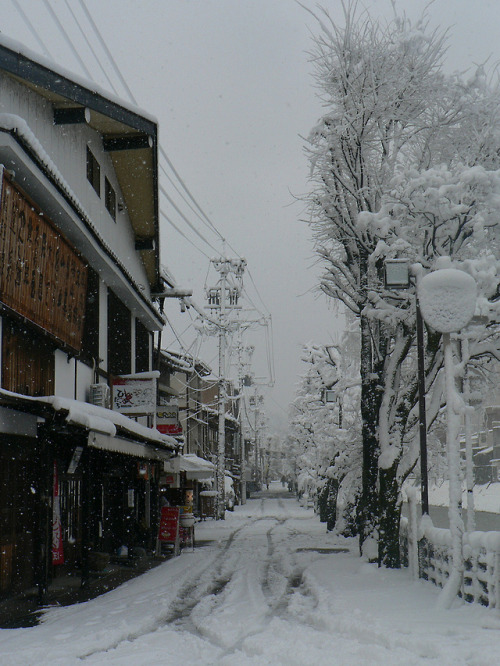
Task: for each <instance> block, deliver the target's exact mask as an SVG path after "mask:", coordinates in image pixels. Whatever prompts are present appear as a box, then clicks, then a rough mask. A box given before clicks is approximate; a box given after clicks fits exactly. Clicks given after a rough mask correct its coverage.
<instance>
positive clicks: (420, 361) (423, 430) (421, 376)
mask: <svg viewBox="0 0 500 666" xmlns="http://www.w3.org/2000/svg"><path fill="white" fill-rule="evenodd" d="M416 310H417V368H418V425H419V436H420V487H421V495H422V499H421V502H422V515H429V476H428V470H427V419H426V414H425V356H424V322H423V319H422V314H421V312H420V306H419V303H418V298H417V301H416Z"/></svg>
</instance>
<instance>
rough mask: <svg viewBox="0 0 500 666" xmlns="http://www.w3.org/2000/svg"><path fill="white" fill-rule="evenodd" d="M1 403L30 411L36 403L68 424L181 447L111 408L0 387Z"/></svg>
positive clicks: (170, 448)
mask: <svg viewBox="0 0 500 666" xmlns="http://www.w3.org/2000/svg"><path fill="white" fill-rule="evenodd" d="M0 403H4V404H5V403H7V404H8V405H9V406H11V407H16V408H17V409H22V407H23V405H24V406H27V405H31V407H32V410H31V411H36V406H38V407H40V408H41V409H45V410H47V409H49V410H52V411H53V412H56V413H59V414H61V415H64V417H65V420H66V422H67V423H68V424H70V425H76V426H80V427H81V428H85V429H86V430H89V431H95V432H99V433H102V434H104V435H109V436H110V437H115V436H116V435H117V433H118V431H121V432H122V434H123V433H125V434H126V435H127V436H128V437H130V438H132V439H139V440H141V441H146V442H148V443H150V444H153V445H155V446H159V447H161V448H166V449H169V450H170V451H178V450H179V448H180V446H179V443H178V442H177V441H176V440H175V439H174V438H173V437H170V436H169V435H163V434H162V433H160V432H159V431H158V430H155V429H153V428H147V427H146V426H144V425H142V424H140V423H137V422H136V421H134V420H132V419H130V418H128V416H125V415H124V414H120V413H119V412H116V411H114V410H111V409H105V408H104V407H98V406H97V405H91V404H89V403H87V402H81V401H79V400H72V399H70V398H63V397H60V396H55V395H51V396H43V397H31V396H26V395H21V394H19V393H13V392H12V391H7V390H5V389H0ZM33 408H35V409H33Z"/></svg>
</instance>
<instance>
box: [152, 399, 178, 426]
mask: <svg viewBox="0 0 500 666" xmlns="http://www.w3.org/2000/svg"><path fill="white" fill-rule="evenodd" d="M161 402H162V403H163V404H159V405H158V406H157V407H156V428H157V429H158V430H159V431H160V432H161V433H163V434H164V435H181V434H182V426H181V424H180V423H179V405H178V404H177V403H174V402H166V401H164V400H161Z"/></svg>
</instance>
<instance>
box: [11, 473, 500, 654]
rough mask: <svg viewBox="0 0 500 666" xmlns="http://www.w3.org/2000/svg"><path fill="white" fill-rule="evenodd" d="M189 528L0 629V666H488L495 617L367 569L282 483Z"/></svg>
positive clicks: (494, 648)
mask: <svg viewBox="0 0 500 666" xmlns="http://www.w3.org/2000/svg"><path fill="white" fill-rule="evenodd" d="M254 497H255V498H254V499H250V500H249V501H248V502H247V504H246V505H244V506H239V507H236V508H235V511H234V512H232V513H231V512H227V513H226V520H224V521H214V520H211V519H210V520H207V521H205V522H203V523H200V524H198V525H197V526H196V537H197V542H198V545H197V547H196V548H195V549H194V550H192V549H189V548H187V549H185V550H184V551H183V552H182V554H181V555H180V556H179V557H176V558H173V559H170V560H168V561H166V562H165V563H164V564H162V565H160V566H159V567H157V568H156V569H153V570H151V571H149V572H147V573H146V574H144V575H142V576H139V577H138V578H136V579H134V580H132V581H129V582H127V583H125V584H124V585H122V586H121V587H120V588H117V589H116V590H113V591H111V592H109V593H108V594H106V595H103V596H102V597H99V598H97V599H93V600H91V601H89V602H86V603H82V604H78V605H75V606H70V607H64V608H55V609H50V610H48V611H47V613H46V615H45V619H44V622H43V623H42V624H41V625H40V626H38V627H32V628H26V629H15V630H9V629H5V630H0V655H1V660H0V661H1V663H2V666H14V665H16V666H17V665H20V666H21V665H22V666H30V665H33V666H34V665H35V664H37V666H39V665H42V666H43V665H49V664H50V665H51V666H53V665H54V664H57V665H64V666H69V665H71V664H82V663H84V664H89V665H91V664H127V665H132V664H133V665H134V666H141V665H144V666H146V665H147V666H151V664H162V665H165V664H167V665H170V664H172V665H173V664H175V665H176V666H178V665H179V664H188V665H189V664H192V663H196V664H197V665H199V666H204V665H209V664H210V665H211V664H213V665H217V666H239V665H247V664H252V665H254V666H265V665H267V664H269V665H273V666H275V665H282V664H283V665H285V664H286V666H308V665H309V664H310V665H313V664H314V665H315V666H317V664H326V665H330V664H331V665H337V664H339V665H342V666H344V665H345V666H347V665H349V666H353V665H356V666H362V665H365V664H366V665H369V666H373V665H377V664H383V665H384V666H388V665H389V666H390V665H394V666H396V665H397V666H401V665H402V664H404V665H405V666H407V665H411V664H420V663H429V661H432V663H435V664H439V666H446V665H450V666H451V665H453V666H459V665H462V664H463V665H465V664H467V665H468V666H486V664H487V665H488V666H491V664H492V663H495V659H496V657H495V655H496V656H497V655H498V645H499V641H500V616H499V614H498V613H496V612H495V611H488V610H486V609H484V608H481V607H476V606H471V605H463V604H461V603H460V602H457V604H456V607H454V608H453V609H452V610H450V611H442V610H438V609H436V608H435V602H436V599H437V595H438V591H437V589H436V588H434V587H433V586H432V585H430V584H429V583H426V582H423V581H412V580H411V579H410V577H409V574H408V572H407V571H405V570H404V571H388V570H384V569H378V568H377V567H376V566H375V565H372V564H368V563H365V562H363V561H362V560H361V559H360V558H359V557H358V554H357V542H356V541H355V540H345V539H341V538H339V537H335V536H334V535H332V534H329V533H327V532H326V529H325V526H324V525H323V524H321V523H320V522H319V520H318V517H317V516H316V515H315V514H314V512H313V511H312V510H311V509H304V508H302V507H301V506H299V504H298V502H297V500H296V499H295V498H294V497H292V496H291V495H289V494H288V492H287V491H286V489H283V488H282V487H281V484H279V483H274V484H272V486H271V490H270V491H269V492H267V491H265V492H263V493H261V494H260V495H259V496H254Z"/></svg>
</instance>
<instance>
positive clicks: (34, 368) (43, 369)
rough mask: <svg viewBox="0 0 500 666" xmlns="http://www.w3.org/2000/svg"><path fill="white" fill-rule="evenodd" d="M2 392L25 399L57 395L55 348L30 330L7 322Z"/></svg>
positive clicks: (5, 324)
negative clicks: (3, 390) (19, 394)
mask: <svg viewBox="0 0 500 666" xmlns="http://www.w3.org/2000/svg"><path fill="white" fill-rule="evenodd" d="M2 330H3V335H2V388H4V389H7V390H8V391H14V392H15V393H22V394H24V395H32V396H42V395H53V394H54V347H53V346H52V345H50V343H49V342H47V341H46V340H44V339H43V338H42V337H40V336H38V335H36V334H35V333H34V332H33V331H31V330H30V329H29V328H28V327H26V326H23V325H21V324H18V323H16V322H13V321H9V320H8V319H4V320H3V326H2Z"/></svg>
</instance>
